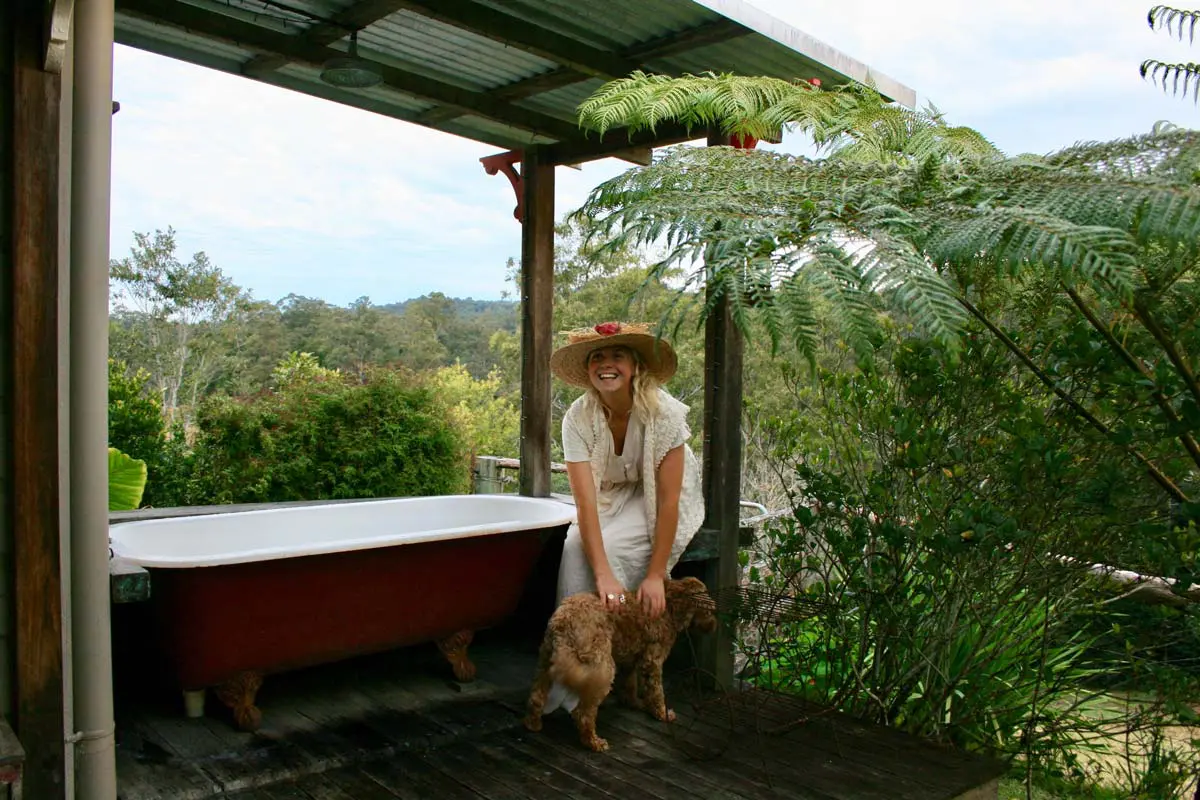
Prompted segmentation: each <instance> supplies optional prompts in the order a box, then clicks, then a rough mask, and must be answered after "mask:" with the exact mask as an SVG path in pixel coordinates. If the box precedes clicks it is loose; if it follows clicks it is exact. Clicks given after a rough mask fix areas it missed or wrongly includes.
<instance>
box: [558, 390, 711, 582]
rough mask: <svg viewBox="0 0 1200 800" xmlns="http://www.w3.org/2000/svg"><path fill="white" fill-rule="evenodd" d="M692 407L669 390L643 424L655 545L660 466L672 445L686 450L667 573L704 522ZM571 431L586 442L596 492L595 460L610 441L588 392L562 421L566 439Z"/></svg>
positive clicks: (599, 470) (599, 472) (600, 467)
mask: <svg viewBox="0 0 1200 800" xmlns="http://www.w3.org/2000/svg"><path fill="white" fill-rule="evenodd" d="M687 412H688V406H687V405H686V404H684V403H682V402H680V401H679V400H676V399H675V398H674V397H672V396H671V395H670V394H668V393H667V392H666V391H664V390H662V389H659V391H658V411H657V413H655V414H654V415H653V416H652V417H651V418H650V419H646V420H644V421H643V426H644V431H645V433H644V446H643V448H642V484H643V494H644V495H645V502H646V530H647V532H648V533H649V535H650V538H651V542H653V540H654V523H655V520H656V519H657V518H658V491H657V489H658V484H657V480H656V479H657V477H658V466H659V465H660V464H661V463H662V460H663V459H664V458H666V455H667V452H668V451H669V450H670V449H671V444H672V443H673V442H679V441H682V442H683V443H684V445H683V487H682V490H681V492H680V495H679V523H678V525H677V526H676V528H675V542H674V544H673V545H672V546H671V558H670V560H669V562H668V568H670V567H672V566H674V565H675V563H676V562H677V561H678V560H679V557H680V556H681V555H683V551H684V550H685V549H686V548H687V546H688V543H689V542H691V541H692V537H693V536H695V535H696V531H698V530H699V529H700V525H701V523H703V522H704V498H703V495H702V491H701V487H700V463H699V461H698V460H697V458H696V454H695V453H693V452H692V448H691V447H689V446H688V444H687V440H688V438H689V437H690V436H691V431H690V429H689V428H688V424H687ZM568 429H570V430H572V431H573V432H574V433H575V434H576V435H577V436H578V437H579V438H580V439H582V440H583V441H584V442H586V443H588V460H589V462H590V464H591V468H592V482H593V485H594V488H595V490H596V492H597V493H599V491H600V481H601V477H602V476H603V474H604V468H605V465H604V463H603V462H602V461H601V459H598V458H596V457H595V456H596V453H597V452H598V451H599V447H598V445H599V443H600V442H602V441H603V440H602V439H601V438H600V437H601V436H610V435H611V432H610V431H609V428H608V420H607V419H605V416H604V410H603V409H602V408H601V406H600V403H599V402H597V401H596V399H595V398H594V397H593V395H592V394H591V393H590V392H588V393H586V394H583V395H582V396H580V397H579V399H577V400H576V401H575V402H574V403H572V404H571V407H570V408H568V409H567V413H566V414H565V415H564V416H563V434H564V435H563V438H564V439H565V438H566V432H567V430H568Z"/></svg>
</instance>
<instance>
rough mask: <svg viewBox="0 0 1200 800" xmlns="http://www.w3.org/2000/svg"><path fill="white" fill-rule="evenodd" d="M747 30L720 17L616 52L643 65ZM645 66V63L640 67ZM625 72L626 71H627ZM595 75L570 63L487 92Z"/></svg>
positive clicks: (517, 91)
mask: <svg viewBox="0 0 1200 800" xmlns="http://www.w3.org/2000/svg"><path fill="white" fill-rule="evenodd" d="M748 33H750V29H749V28H746V27H743V26H741V25H739V24H737V23H736V22H734V21H733V20H728V19H720V20H716V21H714V22H706V23H704V24H703V25H697V26H696V27H694V28H688V29H687V30H683V31H679V32H678V33H672V34H668V35H667V36H663V37H660V38H657V39H652V40H650V41H647V42H642V43H641V44H636V45H633V46H632V47H629V48H626V49H624V50H621V51H620V52H619V53H618V55H619V56H620V57H621V58H623V59H625V60H626V61H630V62H637V63H638V64H641V65H645V64H646V63H647V62H650V61H654V60H656V59H660V58H668V57H670V56H673V55H677V54H679V53H683V52H687V51H688V50H693V49H695V48H699V47H705V46H707V45H710V44H716V43H718V42H726V41H729V40H730V39H734V38H737V37H739V36H744V35H746V34H748ZM639 68H644V67H639ZM626 74H628V73H626ZM593 77H596V76H594V75H590V74H588V73H584V72H580V71H578V70H574V69H571V68H570V67H558V68H557V69H552V70H550V71H549V72H543V73H542V74H540V75H534V76H533V77H531V78H525V79H523V80H519V81H515V82H513V83H510V84H508V85H507V86H501V87H499V88H497V89H493V90H491V91H489V92H488V95H489V96H490V97H494V98H495V99H497V100H506V101H512V100H521V99H524V98H526V97H532V96H533V95H535V94H541V93H542V92H549V91H553V90H554V89H561V88H562V87H564V86H570V85H572V84H575V83H580V82H581V81H586V80H588V79H590V78H593ZM603 77H606V78H617V77H624V76H623V75H606V76H603ZM456 116H458V112H457V111H455V110H454V109H450V108H432V109H430V110H429V111H426V112H424V113H423V114H421V115H420V117H418V121H419V122H423V123H428V124H432V123H437V122H442V121H445V120H448V119H453V118H454V117H456Z"/></svg>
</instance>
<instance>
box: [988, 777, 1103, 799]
mask: <svg viewBox="0 0 1200 800" xmlns="http://www.w3.org/2000/svg"><path fill="white" fill-rule="evenodd" d="M1126 797H1127V795H1125V794H1123V793H1122V792H1119V791H1117V790H1115V789H1076V788H1071V787H1061V788H1046V787H1045V786H1035V787H1034V789H1033V796H1032V798H1033V800H1126ZM1000 800H1026V796H1025V783H1024V781H1023V780H1021V779H1020V778H1005V779H1004V780H1002V781H1000Z"/></svg>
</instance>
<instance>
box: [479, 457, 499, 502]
mask: <svg viewBox="0 0 1200 800" xmlns="http://www.w3.org/2000/svg"><path fill="white" fill-rule="evenodd" d="M503 491H504V484H503V483H502V482H501V479H500V459H499V458H497V457H496V456H476V457H475V494H500V493H501V492H503Z"/></svg>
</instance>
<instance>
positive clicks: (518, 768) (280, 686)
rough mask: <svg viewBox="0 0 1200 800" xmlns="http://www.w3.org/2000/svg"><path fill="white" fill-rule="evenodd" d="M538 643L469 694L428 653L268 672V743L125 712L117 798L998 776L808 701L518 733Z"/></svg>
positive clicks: (771, 789) (913, 795)
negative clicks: (591, 746) (587, 743)
mask: <svg viewBox="0 0 1200 800" xmlns="http://www.w3.org/2000/svg"><path fill="white" fill-rule="evenodd" d="M527 650H528V648H525V647H524V646H523V645H513V646H510V647H509V648H508V649H505V647H504V646H497V645H495V644H492V645H487V646H482V647H480V649H479V651H478V653H477V659H476V660H477V663H478V664H479V666H480V674H481V679H480V680H479V681H477V682H475V683H474V684H471V685H459V684H455V683H454V682H453V681H450V680H447V679H446V678H445V676H444V675H443V671H442V667H444V666H445V665H444V664H443V663H442V662H441V661H439V660H437V659H438V658H440V657H439V656H438V655H437V653H436V651H430V649H429V648H426V649H425V650H422V651H420V652H402V653H401V652H398V653H392V654H383V655H381V656H368V657H365V658H364V659H359V660H355V661H353V662H349V663H345V664H340V665H327V666H324V667H317V668H313V669H312V670H307V671H298V672H296V673H291V674H285V675H281V676H277V677H272V678H270V679H269V680H268V681H267V682H266V683H265V684H264V690H263V692H262V694H261V697H260V700H261V702H260V707H261V708H262V709H263V714H264V724H263V727H262V728H261V729H260V730H259V731H257V732H256V733H254V734H244V733H238V732H236V731H234V730H233V729H232V727H231V726H229V725H228V722H227V720H226V719H225V718H224V717H223V716H222V714H221V712H220V710H219V709H212V710H213V712H214V714H213V716H212V717H210V718H205V719H199V720H190V719H186V718H185V717H184V716H183V715H182V713H180V712H179V711H177V710H176V709H175V707H174V705H173V704H172V703H171V702H170V701H171V700H172V699H173V698H169V697H161V696H160V697H158V698H157V699H152V700H150V701H148V702H146V703H144V704H143V705H141V706H137V707H134V708H133V709H132V710H131V709H130V708H129V707H124V706H123V707H121V708H119V709H118V723H119V731H120V734H119V736H120V739H119V746H118V774H119V777H120V791H121V797H122V798H123V800H409V799H410V798H417V800H425V799H426V798H446V799H447V800H540V798H546V797H555V798H565V799H566V800H570V799H571V798H577V799H578V800H616V799H617V798H620V800H675V798H680V797H684V798H697V799H698V800H768V798H769V799H770V800H885V799H886V800H950V798H955V797H958V796H960V795H962V794H963V792H965V791H967V790H969V789H971V788H973V787H976V786H981V785H984V784H986V783H987V782H988V781H989V780H990V779H991V778H992V777H995V774H998V773H996V772H995V769H996V765H995V764H994V763H993V762H988V761H987V760H986V759H980V758H978V757H976V756H973V755H969V754H965V753H961V752H958V751H955V750H951V749H947V748H941V747H937V746H935V745H932V744H930V743H927V742H923V741H920V740H917V739H915V738H913V737H911V736H907V735H905V734H903V733H900V732H898V731H895V730H890V729H883V728H879V727H877V726H873V725H870V724H868V723H862V722H859V721H857V720H853V719H850V718H847V717H843V716H840V715H834V714H831V713H829V712H826V711H823V710H820V709H815V708H813V707H811V706H807V705H805V704H803V703H801V702H799V701H798V700H796V699H794V698H787V697H780V696H777V695H771V694H769V693H765V692H747V693H741V694H729V695H726V696H724V697H717V698H710V699H707V700H705V701H703V702H700V701H699V700H698V699H697V698H696V697H695V696H694V693H688V692H686V687H683V686H670V685H669V686H668V697H669V698H670V699H671V700H673V701H674V705H675V708H676V711H677V712H679V720H678V721H677V722H676V723H675V724H673V725H666V724H663V723H660V722H658V721H656V720H653V719H652V718H650V717H649V716H648V715H646V714H645V713H644V712H640V711H634V710H631V709H627V708H624V707H622V706H620V705H619V704H617V703H615V702H610V703H608V704H606V705H605V706H604V707H603V708H602V709H601V712H600V717H599V722H598V727H599V733H600V735H601V736H604V737H605V738H607V739H608V740H609V742H610V745H611V749H610V750H609V751H608V752H606V753H603V754H596V753H592V752H591V751H589V750H587V749H585V748H584V747H583V746H582V745H581V744H580V743H579V740H578V736H577V734H576V732H575V728H574V724H573V722H572V721H571V719H570V717H569V715H567V714H566V713H563V712H556V713H554V714H551V715H549V716H547V717H546V719H545V730H544V731H542V732H541V733H539V734H532V733H529V732H528V731H526V730H525V729H524V728H523V727H522V725H521V719H522V717H523V715H524V710H525V709H524V705H525V698H526V693H527V691H528V683H529V680H530V678H531V676H532V674H533V666H534V654H533V653H532V652H531V651H529V652H527ZM485 676H486V677H485ZM210 708H211V706H210ZM777 728H779V729H780V730H778V731H777V730H775V729H777ZM989 770H991V771H992V772H991V773H990V774H989Z"/></svg>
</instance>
